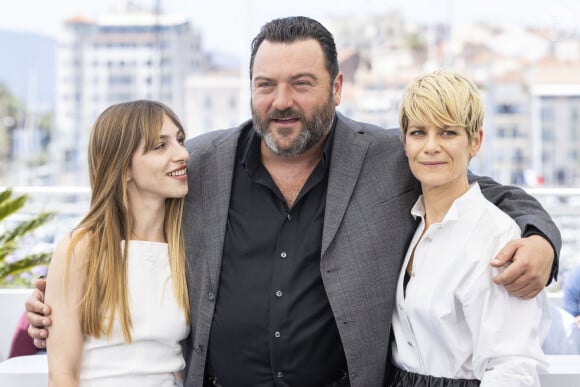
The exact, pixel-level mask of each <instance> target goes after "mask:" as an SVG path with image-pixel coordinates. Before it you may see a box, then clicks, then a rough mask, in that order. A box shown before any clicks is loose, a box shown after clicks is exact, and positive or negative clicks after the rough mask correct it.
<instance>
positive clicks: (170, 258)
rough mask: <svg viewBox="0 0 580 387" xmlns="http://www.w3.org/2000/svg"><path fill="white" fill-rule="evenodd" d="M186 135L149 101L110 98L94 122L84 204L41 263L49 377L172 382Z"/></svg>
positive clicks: (58, 381)
mask: <svg viewBox="0 0 580 387" xmlns="http://www.w3.org/2000/svg"><path fill="white" fill-rule="evenodd" d="M184 141H185V132H184V130H183V127H182V125H181V124H180V121H179V119H178V118H177V116H176V115H175V113H174V112H173V111H172V110H171V109H170V108H168V107H167V106H165V105H163V104H161V103H159V102H154V101H146V100H140V101H132V102H125V103H120V104H116V105H113V106H110V107H109V108H107V109H106V110H105V111H104V112H103V113H101V115H100V116H99V117H98V119H97V120H96V122H95V124H94V125H93V128H92V131H91V135H90V141H89V153H88V159H89V174H90V182H91V189H92V195H91V204H90V209H89V212H88V214H87V215H86V216H85V217H84V219H83V220H82V221H81V222H80V224H79V225H78V226H77V227H76V228H75V229H74V230H72V231H71V232H70V233H69V234H68V235H67V236H66V237H65V238H63V239H62V240H61V241H60V242H59V243H58V245H57V247H56V249H55V252H54V255H53V258H52V261H51V263H50V267H49V272H48V281H47V288H46V302H49V303H50V305H51V307H52V309H53V312H52V318H53V322H54V323H53V325H52V326H51V328H50V338H49V339H47V353H48V365H49V385H50V386H58V387H64V386H67V387H68V386H83V387H86V386H99V387H101V386H125V387H126V386H140V387H142V386H155V387H159V386H175V385H177V384H178V383H179V374H180V372H181V370H182V369H183V368H184V365H185V362H184V359H183V354H182V350H181V345H180V341H181V340H183V339H184V338H185V337H186V336H187V334H188V329H189V328H188V326H189V325H188V323H189V301H188V295H187V285H186V282H185V259H184V247H183V240H182V239H183V236H182V234H181V220H182V210H183V197H184V196H185V194H186V193H187V189H188V187H187V169H186V166H187V161H188V158H189V155H188V152H187V150H186V149H185V147H184Z"/></svg>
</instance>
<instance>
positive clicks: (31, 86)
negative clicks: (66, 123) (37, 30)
mask: <svg viewBox="0 0 580 387" xmlns="http://www.w3.org/2000/svg"><path fill="white" fill-rule="evenodd" d="M55 54H56V40H55V39H53V38H51V37H49V36H44V35H38V34H34V33H27V32H16V31H5V30H0V82H1V83H4V84H5V85H6V86H7V88H8V90H10V92H11V93H12V94H14V95H16V96H17V97H18V98H19V99H20V100H21V101H22V102H23V103H25V104H26V103H29V102H30V103H32V104H34V106H33V107H34V108H35V109H38V110H41V111H47V110H51V109H52V108H53V107H54V94H55V91H54V90H55V67H56V63H55V61H56V59H55ZM29 94H31V95H29Z"/></svg>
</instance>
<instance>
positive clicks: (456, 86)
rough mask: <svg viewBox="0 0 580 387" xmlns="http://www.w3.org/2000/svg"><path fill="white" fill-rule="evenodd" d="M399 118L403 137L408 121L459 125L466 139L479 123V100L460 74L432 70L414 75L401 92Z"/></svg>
mask: <svg viewBox="0 0 580 387" xmlns="http://www.w3.org/2000/svg"><path fill="white" fill-rule="evenodd" d="M399 121H400V125H401V130H402V134H403V141H405V136H406V135H407V130H408V129H409V122H411V121H413V122H418V123H421V124H423V125H436V126H437V127H446V126H461V127H463V128H465V130H466V132H467V137H468V138H469V141H470V142H471V140H472V139H473V137H474V136H475V134H477V132H478V131H479V130H480V129H481V127H482V125H483V103H482V101H481V96H480V95H479V91H478V90H477V87H476V86H475V85H474V84H473V82H471V81H470V80H469V79H467V78H465V77H464V76H462V75H460V74H457V73H453V72H448V71H435V72H432V73H430V74H426V75H422V76H420V77H417V78H415V80H413V81H412V82H411V83H410V84H409V85H408V86H407V88H406V89H405V91H404V92H403V97H402V100H401V109H400V112H399Z"/></svg>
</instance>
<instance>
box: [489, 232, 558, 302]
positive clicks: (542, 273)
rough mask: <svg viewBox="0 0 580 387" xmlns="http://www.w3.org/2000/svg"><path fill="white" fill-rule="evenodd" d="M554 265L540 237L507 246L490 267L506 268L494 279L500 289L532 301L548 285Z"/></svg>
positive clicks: (549, 250)
mask: <svg viewBox="0 0 580 387" xmlns="http://www.w3.org/2000/svg"><path fill="white" fill-rule="evenodd" d="M553 262H554V249H553V248H552V245H551V244H550V242H548V241H547V240H546V239H544V238H543V237H542V236H540V235H531V236H529V237H526V238H521V239H516V240H513V241H511V242H509V243H508V244H507V245H506V246H505V247H504V248H503V249H501V251H500V252H499V253H498V254H497V256H496V257H495V258H494V259H493V260H492V261H491V265H492V266H493V267H497V268H500V267H502V266H504V265H507V266H506V268H505V270H504V271H503V272H502V273H500V274H498V275H497V276H495V277H494V279H493V280H494V282H495V283H496V284H498V285H503V286H505V288H506V289H507V290H508V291H509V292H510V293H512V294H513V295H515V296H517V297H521V298H524V299H529V298H533V297H535V296H536V295H537V294H538V293H540V292H541V291H542V289H544V287H545V286H546V284H547V283H548V279H549V278H550V275H551V272H552V264H553Z"/></svg>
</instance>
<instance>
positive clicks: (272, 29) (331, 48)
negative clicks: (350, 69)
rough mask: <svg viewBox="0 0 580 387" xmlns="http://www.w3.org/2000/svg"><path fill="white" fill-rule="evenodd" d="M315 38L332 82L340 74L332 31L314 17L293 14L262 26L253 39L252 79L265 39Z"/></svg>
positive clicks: (291, 39) (284, 41)
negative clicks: (258, 52)
mask: <svg viewBox="0 0 580 387" xmlns="http://www.w3.org/2000/svg"><path fill="white" fill-rule="evenodd" d="M306 39H314V40H316V41H317V42H318V43H319V44H320V47H321V48H322V52H323V53H324V61H325V64H326V70H328V74H329V75H330V83H331V85H332V82H334V79H335V78H336V76H337V75H338V59H337V54H336V45H335V43H334V38H333V37H332V34H331V33H330V31H328V30H327V29H326V28H325V27H324V26H323V25H322V24H320V23H319V22H317V21H316V20H314V19H311V18H308V17H305V16H291V17H285V18H280V19H274V20H272V21H270V22H268V23H266V24H264V25H263V26H262V28H261V29H260V32H259V33H258V35H256V37H255V38H254V40H253V41H252V54H251V56H250V80H251V79H252V75H253V68H254V58H255V57H256V52H257V51H258V48H259V47H260V45H261V44H262V42H263V41H264V40H268V41H270V42H276V43H293V42H296V41H298V40H306Z"/></svg>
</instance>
